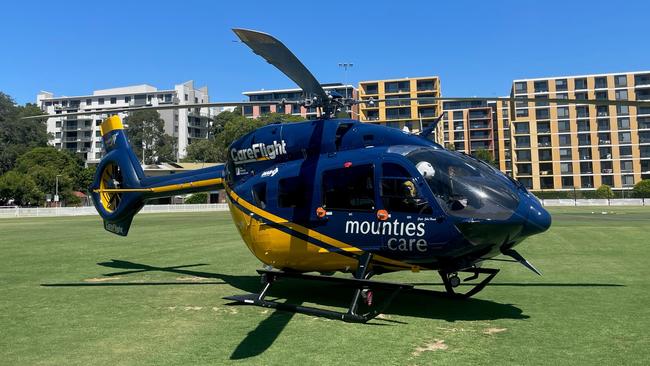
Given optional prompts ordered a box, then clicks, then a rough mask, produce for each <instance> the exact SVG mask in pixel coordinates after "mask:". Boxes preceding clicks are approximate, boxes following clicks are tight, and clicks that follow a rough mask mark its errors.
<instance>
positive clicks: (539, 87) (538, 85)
mask: <svg viewBox="0 0 650 366" xmlns="http://www.w3.org/2000/svg"><path fill="white" fill-rule="evenodd" d="M534 87H535V93H548V80H542V81H536V82H535V83H534Z"/></svg>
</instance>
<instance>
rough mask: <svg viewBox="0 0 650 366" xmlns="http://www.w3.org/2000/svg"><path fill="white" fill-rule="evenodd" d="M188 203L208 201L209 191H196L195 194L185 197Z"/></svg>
mask: <svg viewBox="0 0 650 366" xmlns="http://www.w3.org/2000/svg"><path fill="white" fill-rule="evenodd" d="M185 203H187V204H199V203H208V194H207V193H194V194H193V195H191V196H189V197H187V198H186V199H185Z"/></svg>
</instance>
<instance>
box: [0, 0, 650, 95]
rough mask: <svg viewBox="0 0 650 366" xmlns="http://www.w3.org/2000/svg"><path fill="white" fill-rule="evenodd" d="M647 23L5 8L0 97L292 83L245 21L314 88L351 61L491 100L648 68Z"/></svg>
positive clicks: (269, 6)
mask: <svg viewBox="0 0 650 366" xmlns="http://www.w3.org/2000/svg"><path fill="white" fill-rule="evenodd" d="M314 4H318V5H314ZM319 11H321V12H320V13H319ZM649 17H650V2H646V1H616V2H613V1H570V0H564V1H525V0H519V1H497V2H487V1H480V2H479V1H449V2H448V3H442V2H439V1H387V2H384V1H373V2H368V1H363V2H353V1H342V2H340V1H324V2H318V3H316V2H306V1H284V2H282V1H274V2H271V1H231V2H221V1H191V0H186V1H164V0H158V1H102V2H95V1H88V0H86V1H67V2H66V1H8V2H5V3H4V4H3V5H2V14H0V34H2V44H1V48H0V49H1V50H2V52H0V91H3V92H5V93H7V94H9V95H11V96H13V97H14V99H16V101H17V102H19V103H25V102H32V101H34V100H35V98H36V93H37V92H38V91H39V90H48V91H51V92H54V93H55V95H82V94H88V93H90V92H91V91H92V90H94V89H102V88H111V87H118V86H125V85H133V84H141V83H147V84H151V85H154V86H157V87H158V88H170V87H172V86H173V85H174V84H177V83H181V82H183V81H186V80H190V79H193V80H195V81H196V83H197V85H208V87H209V88H210V97H211V100H212V101H217V100H218V101H226V100H233V101H236V100H242V99H243V96H242V95H241V92H242V91H245V90H256V89H262V88H264V89H274V88H285V87H292V86H293V83H292V82H291V81H290V80H289V79H287V78H286V77H285V76H284V75H282V74H281V73H280V72H279V71H276V70H275V69H274V68H273V67H272V66H270V65H268V64H266V63H265V62H264V61H263V60H262V59H260V58H259V57H257V56H256V55H254V54H253V53H252V52H251V51H250V50H249V49H248V48H247V47H246V46H245V45H243V44H241V43H236V42H233V40H235V39H236V37H235V35H234V34H233V33H232V32H231V31H230V29H231V28H233V27H242V28H251V29H257V30H262V31H265V32H268V33H271V34H273V35H275V36H276V37H277V38H279V39H280V40H282V41H283V42H284V43H285V44H286V45H287V46H288V47H289V48H290V49H292V50H293V51H294V53H295V54H296V55H298V57H299V58H300V59H301V60H302V61H303V63H304V64H305V65H307V67H309V68H310V69H311V70H312V72H313V73H314V75H315V76H316V77H317V78H318V79H319V80H320V81H321V82H323V83H326V82H337V81H341V82H342V81H343V80H344V72H343V70H342V69H341V68H339V67H338V63H339V62H352V63H354V67H353V68H352V69H351V70H350V71H349V73H348V81H349V82H351V83H354V84H356V83H357V82H358V81H359V80H374V79H384V78H398V77H407V76H409V77H414V76H429V75H438V76H440V77H441V79H442V92H443V95H446V96H477V95H478V96H496V95H504V94H506V93H508V92H509V87H510V83H511V82H512V80H513V79H517V78H529V77H543V76H559V75H579V74H589V73H604V72H619V71H635V70H648V69H650V28H648V25H647V24H648V20H649V19H650V18H649Z"/></svg>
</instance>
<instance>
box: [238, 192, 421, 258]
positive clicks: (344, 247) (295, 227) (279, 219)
mask: <svg viewBox="0 0 650 366" xmlns="http://www.w3.org/2000/svg"><path fill="white" fill-rule="evenodd" d="M226 192H228V194H230V195H231V196H232V197H231V199H232V200H233V201H235V202H237V203H239V204H240V205H242V206H244V207H245V208H246V209H248V210H250V211H251V212H253V213H255V214H257V215H260V216H261V217H264V218H265V219H267V220H271V221H273V222H274V223H276V224H280V225H282V226H285V227H288V228H290V229H292V230H295V231H298V232H299V233H301V234H304V235H307V236H310V237H312V238H314V239H317V240H320V241H322V242H324V243H326V244H329V245H331V246H334V247H337V248H339V249H342V250H344V251H346V252H353V253H354V252H356V253H363V250H362V249H360V248H357V247H355V246H352V245H350V244H347V243H344V242H342V241H340V240H337V239H334V238H332V237H329V236H327V235H324V234H321V233H319V232H318V231H315V230H311V229H308V228H306V227H303V226H301V225H298V224H295V223H293V222H287V220H286V219H284V218H282V217H279V216H276V215H273V214H272V213H270V212H268V211H264V210H261V209H259V208H258V207H257V206H254V205H252V204H250V203H249V202H246V200H244V199H243V198H241V197H239V196H238V195H237V194H236V193H235V192H234V191H232V190H231V189H229V187H226ZM325 250H327V249H325ZM373 260H376V261H379V262H384V263H388V264H391V265H394V266H398V267H406V268H411V267H413V266H412V265H410V264H408V263H405V262H401V261H396V260H393V259H390V258H386V257H382V256H379V255H374V256H373Z"/></svg>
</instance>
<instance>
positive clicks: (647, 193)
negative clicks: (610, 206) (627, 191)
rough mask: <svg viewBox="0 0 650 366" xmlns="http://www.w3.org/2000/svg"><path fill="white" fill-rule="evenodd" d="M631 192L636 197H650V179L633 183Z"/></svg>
mask: <svg viewBox="0 0 650 366" xmlns="http://www.w3.org/2000/svg"><path fill="white" fill-rule="evenodd" d="M632 192H633V194H634V197H636V198H650V179H644V180H642V181H640V182H638V183H637V184H635V185H634V189H633V190H632Z"/></svg>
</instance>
